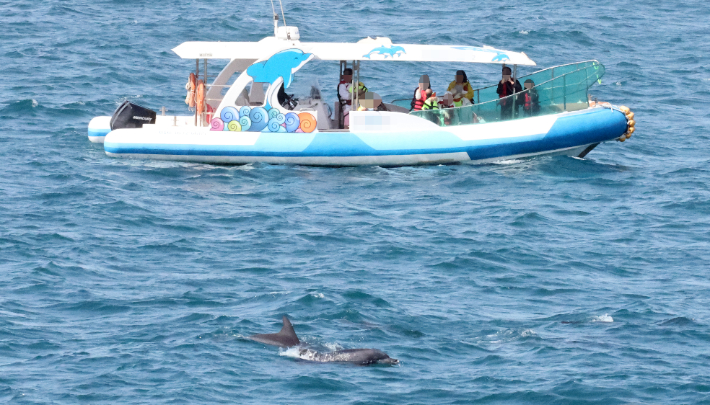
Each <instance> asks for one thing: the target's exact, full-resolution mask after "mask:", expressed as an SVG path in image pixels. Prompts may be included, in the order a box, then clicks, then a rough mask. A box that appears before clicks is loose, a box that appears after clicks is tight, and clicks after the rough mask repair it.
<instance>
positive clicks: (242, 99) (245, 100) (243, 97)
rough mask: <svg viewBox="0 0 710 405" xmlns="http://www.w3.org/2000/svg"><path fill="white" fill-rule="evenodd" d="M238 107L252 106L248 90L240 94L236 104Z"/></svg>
mask: <svg viewBox="0 0 710 405" xmlns="http://www.w3.org/2000/svg"><path fill="white" fill-rule="evenodd" d="M235 104H236V105H251V104H249V92H248V91H247V89H244V90H242V92H241V93H239V96H238V97H237V101H236V102H235Z"/></svg>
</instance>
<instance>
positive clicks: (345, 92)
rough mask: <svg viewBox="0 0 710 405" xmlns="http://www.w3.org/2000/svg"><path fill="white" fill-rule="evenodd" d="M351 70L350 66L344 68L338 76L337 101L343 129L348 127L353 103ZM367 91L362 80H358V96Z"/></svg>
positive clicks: (360, 96)
mask: <svg viewBox="0 0 710 405" xmlns="http://www.w3.org/2000/svg"><path fill="white" fill-rule="evenodd" d="M352 87H353V70H352V69H350V68H345V69H344V70H343V76H342V77H341V78H340V84H338V101H339V102H340V111H341V112H342V114H343V127H344V129H349V128H350V110H351V109H352V103H353V89H352ZM366 92H367V87H365V85H364V84H363V83H362V82H358V86H357V94H358V97H359V98H362V96H363V95H364V94H365V93H366Z"/></svg>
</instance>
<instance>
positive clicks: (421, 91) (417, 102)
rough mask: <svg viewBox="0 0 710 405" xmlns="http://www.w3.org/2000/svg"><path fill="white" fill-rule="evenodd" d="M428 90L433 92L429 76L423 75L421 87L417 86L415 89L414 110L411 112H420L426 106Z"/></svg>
mask: <svg viewBox="0 0 710 405" xmlns="http://www.w3.org/2000/svg"><path fill="white" fill-rule="evenodd" d="M427 89H429V90H431V83H430V82H429V76H428V75H422V76H421V77H420V78H419V86H417V88H416V89H414V96H413V97H412V102H411V106H412V108H411V109H410V111H419V110H421V109H422V106H423V105H424V102H425V101H426V94H425V92H426V91H427Z"/></svg>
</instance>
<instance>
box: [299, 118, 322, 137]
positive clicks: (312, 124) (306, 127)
mask: <svg viewBox="0 0 710 405" xmlns="http://www.w3.org/2000/svg"><path fill="white" fill-rule="evenodd" d="M298 118H299V119H300V120H301V125H300V126H299V129H300V130H301V131H303V132H305V133H307V134H310V133H311V132H313V131H315V130H316V125H317V124H318V122H317V121H316V117H314V116H313V114H311V113H300V114H298Z"/></svg>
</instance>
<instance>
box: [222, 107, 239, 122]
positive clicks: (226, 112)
mask: <svg viewBox="0 0 710 405" xmlns="http://www.w3.org/2000/svg"><path fill="white" fill-rule="evenodd" d="M219 116H220V118H222V122H232V121H234V120H238V119H239V111H237V109H236V108H234V107H224V108H223V109H222V112H221V113H220V114H219Z"/></svg>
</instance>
